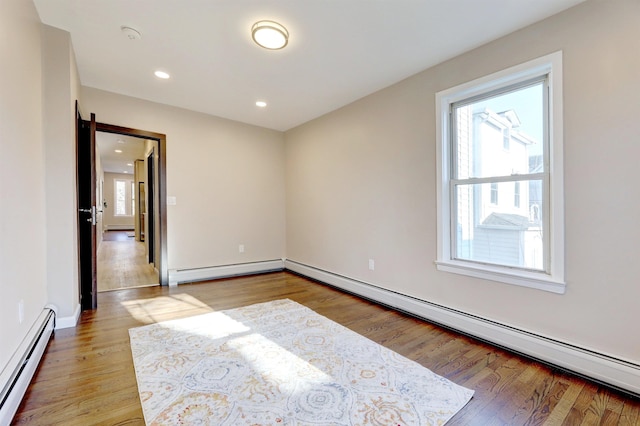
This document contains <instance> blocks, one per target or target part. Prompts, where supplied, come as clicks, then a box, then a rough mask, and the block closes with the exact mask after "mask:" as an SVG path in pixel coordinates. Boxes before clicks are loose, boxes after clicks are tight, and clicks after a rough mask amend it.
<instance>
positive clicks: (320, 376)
mask: <svg viewBox="0 0 640 426" xmlns="http://www.w3.org/2000/svg"><path fill="white" fill-rule="evenodd" d="M129 334H130V337H131V351H132V353H133V361H134V366H135V371H136V377H137V380H138V390H139V393H140V400H141V402H142V409H143V412H144V416H145V420H146V423H147V424H148V425H196V424H197V425H215V426H243V425H252V426H266V425H279V426H281V425H287V426H294V425H295V426H320V425H321V426H330V425H340V426H390V425H394V426H396V425H401V426H410V425H442V424H444V423H446V422H447V421H448V420H449V419H450V418H451V417H452V416H453V415H454V414H455V413H457V412H458V411H459V410H460V409H461V408H462V407H464V406H465V404H467V402H469V400H470V399H471V397H472V395H473V391H472V390H470V389H467V388H464V387H462V386H458V385H456V384H455V383H453V382H451V381H449V380H447V379H445V378H443V377H441V376H438V375H437V374H434V373H433V372H431V371H430V370H428V369H427V368H424V367H422V366H421V365H419V364H418V363H416V362H414V361H411V360H409V359H407V358H404V357H402V356H401V355H399V354H397V353H395V352H393V351H391V350H389V349H387V348H385V347H383V346H380V345H378V344H377V343H375V342H373V341H371V340H369V339H367V338H365V337H363V336H361V335H359V334H357V333H355V332H353V331H351V330H349V329H348V328H345V327H343V326H341V325H340V324H338V323H336V322H333V321H331V320H329V319H328V318H325V317H323V316H321V315H319V314H317V313H315V312H314V311H312V310H311V309H308V308H306V307H305V306H302V305H300V304H298V303H295V302H293V301H291V300H288V299H285V300H276V301H273V302H267V303H260V304H256V305H251V306H246V307H243V308H238V309H231V310H227V311H221V312H212V313H209V314H204V315H198V316H194V317H189V318H184V319H179V320H172V321H165V322H162V323H158V324H152V325H147V326H143V327H138V328H132V329H130V330H129Z"/></svg>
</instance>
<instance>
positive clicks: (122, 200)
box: [113, 179, 135, 216]
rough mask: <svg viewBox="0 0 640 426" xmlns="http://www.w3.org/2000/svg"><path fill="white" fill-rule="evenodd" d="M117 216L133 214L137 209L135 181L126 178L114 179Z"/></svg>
mask: <svg viewBox="0 0 640 426" xmlns="http://www.w3.org/2000/svg"><path fill="white" fill-rule="evenodd" d="M113 188H114V197H115V202H114V205H115V206H116V207H115V216H133V212H134V211H135V210H134V209H135V207H134V203H135V199H134V195H133V194H134V191H133V189H134V185H133V181H131V180H125V179H114V180H113Z"/></svg>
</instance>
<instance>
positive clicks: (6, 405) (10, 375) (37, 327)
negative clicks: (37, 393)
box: [0, 308, 56, 425]
mask: <svg viewBox="0 0 640 426" xmlns="http://www.w3.org/2000/svg"><path fill="white" fill-rule="evenodd" d="M55 322H56V314H55V311H54V310H53V309H51V308H45V309H44V310H43V311H42V313H41V314H40V316H38V319H37V320H36V322H35V323H34V324H33V326H32V327H31V329H30V330H29V332H28V333H27V336H26V337H25V338H24V340H23V341H22V343H21V344H20V346H19V347H18V350H17V351H16V352H15V353H14V355H13V357H12V358H11V359H10V360H9V363H8V364H7V365H6V366H5V368H4V370H2V372H1V373H0V386H1V390H2V391H1V393H0V425H8V424H10V423H11V420H12V419H13V416H15V414H16V411H18V407H19V406H20V402H21V401H22V398H23V397H24V394H25V392H26V391H27V388H28V387H29V383H30V382H31V379H32V378H33V374H34V373H35V371H36V368H38V364H39V363H40V359H41V358H42V355H43V354H44V351H45V349H46V347H47V343H48V342H49V338H50V337H51V334H52V333H53V330H54V328H55Z"/></svg>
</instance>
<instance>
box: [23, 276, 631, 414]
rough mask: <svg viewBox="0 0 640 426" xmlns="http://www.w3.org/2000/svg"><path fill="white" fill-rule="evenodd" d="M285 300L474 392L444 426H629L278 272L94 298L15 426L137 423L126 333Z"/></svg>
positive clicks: (544, 382) (441, 333)
mask: <svg viewBox="0 0 640 426" xmlns="http://www.w3.org/2000/svg"><path fill="white" fill-rule="evenodd" d="M283 298H289V299H291V300H293V301H295V302H298V303H301V304H303V305H306V306H308V307H309V308H311V309H313V310H314V311H316V312H318V313H319V314H321V315H324V316H326V317H327V318H329V319H331V320H333V321H336V322H338V323H340V324H342V325H344V326H346V327H348V328H351V329H352V330H354V331H355V332H357V333H360V334H362V335H363V336H365V337H367V338H369V339H371V340H373V341H375V342H378V343H380V344H382V345H384V346H386V347H388V348H390V349H392V350H394V351H396V352H398V353H400V354H401V355H404V356H405V357H407V358H409V359H412V360H414V361H416V362H418V363H420V364H422V365H423V366H425V367H427V368H429V369H431V370H432V371H433V372H435V373H437V374H440V375H442V376H444V377H446V378H448V379H450V380H452V381H454V382H456V383H458V384H460V385H463V386H466V387H469V388H471V389H474V390H475V394H474V397H473V398H472V399H471V401H470V402H469V403H468V404H467V405H466V406H465V407H464V408H463V409H462V410H461V411H460V412H459V413H458V414H457V415H456V416H455V417H454V418H453V419H451V420H450V422H449V423H448V424H447V425H454V426H455V425H458V426H467V425H482V426H485V425H509V426H518V425H538V424H544V425H549V426H552V425H580V424H589V425H591V424H596V425H597V424H620V425H633V426H637V425H638V423H639V421H640V401H638V400H637V399H635V398H632V397H629V396H627V395H625V394H621V393H619V392H616V391H613V390H611V389H609V388H606V387H603V386H601V385H599V384H596V383H593V382H589V381H586V380H584V379H582V378H578V377H576V376H573V375H570V374H567V373H564V372H560V371H558V370H556V369H553V368H550V367H548V366H545V365H542V364H539V363H536V362H534V361H532V360H530V359H527V358H523V357H521V356H519V355H516V354H513V353H510V352H508V351H505V350H503V349H499V348H495V347H493V346H491V345H489V344H486V343H483V342H479V341H477V340H475V339H472V338H470V337H468V336H464V335H461V334H458V333H455V332H453V331H451V330H448V329H444V328H441V327H439V326H437V325H434V324H430V323H427V322H424V321H422V320H420V319H417V318H414V317H412V316H409V315H406V314H404V313H401V312H396V311H394V310H392V309H390V308H388V307H385V306H380V305H377V304H375V303H372V302H370V301H367V300H363V299H360V298H358V297H356V296H354V295H351V294H346V293H343V292H340V291H338V290H336V289H334V288H332V287H329V286H325V285H322V284H319V283H317V282H314V281H311V280H308V279H306V278H303V277H300V276H297V275H294V274H291V273H288V272H278V273H272V274H264V275H254V276H248V277H238V278H231V279H223V280H218V281H214V282H205V283H193V284H185V285H180V286H178V287H177V288H176V287H171V288H168V287H143V288H134V289H125V290H119V291H112V292H104V293H99V295H98V309H97V310H95V311H87V312H83V313H82V315H81V319H80V322H79V324H78V326H77V327H76V328H73V329H65V330H58V331H56V333H55V335H54V337H53V338H52V340H51V341H50V342H49V345H48V347H47V351H46V353H45V355H44V357H43V359H42V362H41V364H40V366H39V368H38V370H37V372H36V375H35V376H34V379H33V381H32V383H31V385H30V386H29V389H28V391H27V393H26V395H25V398H24V400H23V401H22V404H21V406H20V408H19V410H18V413H17V414H16V416H15V418H14V421H13V424H16V425H26V424H28V425H83V426H84V425H95V424H100V425H143V424H144V419H143V416H142V409H141V405H140V400H139V396H138V392H137V384H136V378H135V371H134V368H133V360H132V356H131V350H130V345H129V334H128V330H129V328H132V327H138V326H141V325H145V324H150V323H154V322H158V321H163V320H168V319H173V318H184V317H187V316H191V315H198V314H202V313H206V312H211V311H220V310H224V309H232V308H237V307H240V306H246V305H250V304H253V303H260V302H267V301H270V300H276V299H283Z"/></svg>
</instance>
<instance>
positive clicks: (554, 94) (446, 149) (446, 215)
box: [436, 52, 566, 294]
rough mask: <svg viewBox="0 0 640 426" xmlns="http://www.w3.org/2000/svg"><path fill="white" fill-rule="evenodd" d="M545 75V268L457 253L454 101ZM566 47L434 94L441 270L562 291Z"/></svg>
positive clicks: (563, 283)
mask: <svg viewBox="0 0 640 426" xmlns="http://www.w3.org/2000/svg"><path fill="white" fill-rule="evenodd" d="M545 75H546V76H547V78H548V90H549V93H548V94H547V95H548V99H549V101H548V102H549V105H548V130H549V134H548V135H547V136H548V155H547V158H548V169H549V182H548V183H547V186H546V190H547V191H548V197H547V198H546V199H547V200H548V210H547V209H545V213H543V214H547V215H548V220H547V221H546V227H547V229H545V232H546V233H547V234H548V237H547V238H548V247H547V250H548V253H545V255H546V256H548V259H549V260H548V262H549V263H548V267H547V268H546V271H540V272H538V271H530V270H523V269H519V268H512V267H507V266H499V265H487V264H482V263H477V262H468V261H464V260H459V259H454V258H453V255H452V252H451V249H452V243H453V242H452V241H451V238H452V233H451V226H452V214H453V213H454V212H453V211H452V209H451V198H450V197H451V196H452V195H451V191H450V179H451V167H452V152H451V149H450V146H449V145H450V137H451V134H450V129H451V127H450V119H451V118H450V114H449V112H450V108H451V104H453V103H455V102H459V101H461V100H464V99H468V98H472V97H475V96H479V95H482V94H485V93H489V92H492V91H496V90H499V89H501V88H504V87H508V86H512V85H515V84H518V83H522V82H525V81H527V80H530V79H532V78H536V77H541V76H545ZM562 117H563V114H562V52H555V53H552V54H549V55H546V56H543V57H541V58H537V59H534V60H531V61H529V62H526V63H523V64H520V65H516V66H514V67H511V68H508V69H506V70H503V71H499V72H496V73H494V74H491V75H488V76H486V77H482V78H479V79H477V80H474V81H471V82H468V83H464V84H461V85H459V86H456V87H452V88H450V89H447V90H443V91H441V92H438V93H437V94H436V137H437V143H436V154H437V155H436V158H437V162H436V170H437V203H438V209H437V221H438V227H437V245H438V253H437V254H438V258H437V260H436V267H437V269H438V270H440V271H445V272H451V273H456V274H462V275H467V276H471V277H476V278H481V279H486V280H492V281H498V282H504V283H507V284H513V285H519V286H524V287H530V288H535V289H539V290H545V291H550V292H554V293H560V294H562V293H564V292H565V287H566V283H565V280H564V180H563V148H562V141H563V122H562Z"/></svg>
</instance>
